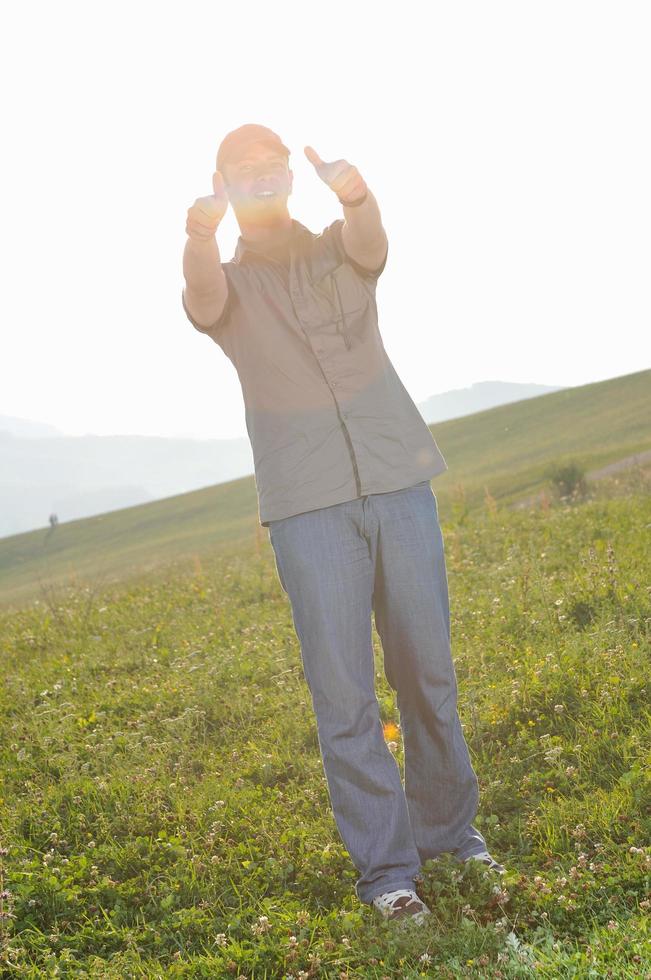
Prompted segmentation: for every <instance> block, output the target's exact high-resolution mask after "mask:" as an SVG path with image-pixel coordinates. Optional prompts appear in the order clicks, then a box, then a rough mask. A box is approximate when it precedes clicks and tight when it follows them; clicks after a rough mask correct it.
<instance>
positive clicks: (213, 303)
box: [183, 171, 228, 328]
mask: <svg viewBox="0 0 651 980" xmlns="http://www.w3.org/2000/svg"><path fill="white" fill-rule="evenodd" d="M212 186H213V190H214V194H210V195H209V196H208V197H199V198H197V200H196V201H195V202H194V204H193V205H192V207H191V208H188V217H187V221H186V225H185V230H186V232H187V235H188V240H187V242H186V243H185V249H184V251H183V275H184V277H185V289H184V291H183V297H184V300H185V305H186V306H187V308H188V312H189V313H190V315H191V316H192V318H193V319H194V320H196V322H197V324H199V325H200V326H205V327H206V328H208V327H211V326H212V324H213V323H215V322H216V321H217V320H218V319H219V317H220V316H221V314H222V312H223V310H224V306H225V305H226V300H227V298H228V284H227V282H226V276H225V275H224V270H223V269H222V265H221V258H220V255H219V247H218V245H217V239H216V238H215V233H216V231H217V228H218V226H219V222H220V221H221V220H222V218H223V217H224V215H225V213H226V209H227V208H228V198H227V197H226V192H225V190H224V182H223V179H222V175H221V174H220V173H219V171H215V173H214V174H213V178H212Z"/></svg>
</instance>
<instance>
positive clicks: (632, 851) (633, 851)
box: [628, 847, 644, 854]
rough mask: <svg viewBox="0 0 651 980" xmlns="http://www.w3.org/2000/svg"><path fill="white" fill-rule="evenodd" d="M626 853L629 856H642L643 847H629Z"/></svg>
mask: <svg viewBox="0 0 651 980" xmlns="http://www.w3.org/2000/svg"><path fill="white" fill-rule="evenodd" d="M628 853H629V854H644V848H643V847H629V849H628Z"/></svg>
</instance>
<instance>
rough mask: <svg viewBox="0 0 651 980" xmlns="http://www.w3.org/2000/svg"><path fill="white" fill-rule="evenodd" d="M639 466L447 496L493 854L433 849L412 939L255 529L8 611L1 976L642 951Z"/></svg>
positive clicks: (644, 773) (648, 518) (644, 651)
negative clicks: (609, 490)
mask: <svg viewBox="0 0 651 980" xmlns="http://www.w3.org/2000/svg"><path fill="white" fill-rule="evenodd" d="M611 486H612V487H613V488H614V487H615V484H614V483H613V484H611ZM648 490H649V487H648V486H647V490H646V492H645V493H639V494H638V495H635V494H632V493H631V494H629V495H628V496H627V495H623V494H625V491H626V488H625V486H624V487H623V486H622V485H621V482H620V483H619V484H618V485H617V489H616V490H614V492H613V495H611V496H610V497H608V496H606V495H605V494H606V485H605V484H604V486H603V487H601V488H600V491H599V495H598V496H597V497H596V499H593V500H591V501H589V502H586V503H583V504H579V505H576V506H572V507H569V506H552V507H551V508H549V509H546V510H542V509H538V510H531V511H528V512H519V511H512V510H507V509H506V508H501V507H498V508H497V509H496V510H493V509H486V508H484V509H478V510H476V511H475V512H473V513H472V514H470V515H469V516H468V517H467V518H465V519H464V520H463V522H462V523H458V522H443V533H444V539H445V542H446V555H447V564H448V577H449V584H450V596H451V610H452V634H453V652H454V656H455V663H456V668H457V675H458V678H459V706H460V713H461V716H462V721H463V723H464V726H465V731H466V737H467V739H468V743H469V747H470V750H471V754H472V758H473V763H474V765H475V768H476V770H477V773H478V776H479V780H480V787H481V805H480V813H479V817H478V819H477V824H478V826H480V827H481V828H482V829H483V830H484V831H485V833H486V836H487V839H488V841H489V844H490V846H491V848H492V849H493V850H494V852H495V854H496V855H497V856H498V857H499V858H500V859H502V860H504V861H505V863H506V864H507V866H508V868H509V874H508V875H507V876H506V878H505V879H502V880H501V882H500V888H498V889H497V890H495V889H494V885H495V881H494V879H491V878H490V877H489V876H488V873H487V872H481V871H480V870H479V869H476V868H469V869H467V870H466V871H465V873H463V874H460V873H459V871H458V869H457V868H455V867H454V866H452V865H451V864H450V863H449V862H447V861H443V862H442V863H440V864H437V865H435V864H428V865H427V866H426V867H425V869H424V881H423V886H422V887H423V894H424V896H425V897H426V898H427V899H428V900H429V902H430V905H431V907H432V908H433V910H434V915H433V917H432V920H431V922H430V923H429V924H428V925H427V927H426V928H424V929H422V930H420V931H417V933H416V934H415V935H411V936H410V935H404V936H403V937H402V938H401V937H400V936H399V934H396V933H395V932H394V931H390V932H389V931H387V930H386V929H385V927H384V926H383V925H382V924H380V923H376V922H375V921H374V919H373V914H372V912H371V910H370V909H369V908H368V907H366V906H360V905H359V903H358V902H357V900H356V898H355V896H354V891H353V886H354V882H355V879H356V877H357V875H356V872H355V869H354V868H353V867H352V865H351V863H350V860H349V858H348V855H347V853H346V851H345V850H344V848H343V846H342V844H341V841H340V839H339V837H338V834H337V830H336V826H335V824H334V820H333V817H332V813H331V811H330V809H329V801H328V796H327V786H326V783H325V780H324V776H323V770H322V766H321V761H320V756H319V751H318V744H317V741H316V732H315V723H314V719H313V714H312V709H311V702H310V695H309V691H308V689H307V686H306V683H305V680H304V677H303V674H302V668H301V663H300V651H299V648H298V645H297V640H296V636H295V633H294V629H293V626H292V620H291V609H290V607H289V604H288V601H287V599H286V596H285V595H284V593H283V592H282V590H281V588H280V586H279V583H278V579H277V576H276V572H275V568H274V565H273V558H272V554H271V553H270V552H269V551H268V550H266V549H265V550H263V551H262V552H261V553H260V555H259V556H257V557H255V556H254V557H253V558H250V559H246V558H245V557H242V556H237V555H235V554H231V555H224V554H221V553H220V552H219V549H218V548H214V549H213V553H212V554H211V555H210V556H208V557H205V558H203V559H202V560H201V562H197V563H196V565H195V566H194V567H193V568H192V569H186V570H185V571H184V572H181V571H180V570H179V569H176V570H175V571H172V570H170V572H169V574H168V575H167V576H166V575H163V574H159V575H158V577H157V578H152V577H151V576H142V577H141V578H139V579H131V580H129V581H128V582H125V583H123V584H119V585H115V586H113V587H111V588H110V589H107V590H104V591H98V593H97V594H95V595H93V594H89V593H87V592H85V591H82V590H70V591H69V592H67V593H66V594H62V595H60V596H59V597H57V598H56V600H55V601H52V602H48V603H46V604H43V605H39V606H32V607H29V608H27V607H26V608H25V609H22V610H20V611H17V612H15V613H12V614H8V613H7V614H4V615H3V614H0V636H1V637H2V641H1V642H2V647H1V649H2V668H3V673H4V677H5V684H4V686H3V688H2V689H1V693H0V710H1V711H2V715H3V718H4V723H3V736H4V737H3V739H2V741H1V742H0V773H2V782H0V847H5V848H8V853H7V854H5V855H4V856H3V857H0V867H3V871H2V875H3V880H2V881H0V888H2V887H4V888H6V889H8V890H9V892H10V893H11V895H10V897H9V898H8V899H5V901H4V908H5V910H8V911H10V918H7V919H4V920H0V931H2V929H3V928H4V941H3V943H2V946H1V947H0V948H1V949H2V950H3V951H4V952H3V954H2V955H4V956H5V959H6V962H8V963H12V964H14V965H13V966H11V967H9V966H8V967H7V972H6V975H11V976H14V975H21V976H29V977H34V978H36V977H42V976H54V975H57V974H56V973H55V972H54V970H55V967H58V969H59V971H60V972H59V974H58V975H62V976H78V977H92V978H116V980H117V978H120V980H123V978H127V977H152V978H154V977H159V976H165V977H190V976H191V977H205V978H221V977H231V976H232V977H246V978H250V980H253V978H259V980H261V978H268V980H272V978H280V977H285V976H289V975H292V976H294V977H298V976H310V977H313V976H314V977H333V978H348V977H349V978H352V977H356V978H378V980H379V978H396V977H400V978H401V980H411V978H415V977H418V976H439V977H447V978H450V980H453V978H457V977H474V978H477V980H479V978H487V977H502V978H511V977H534V976H535V977H545V978H548V980H552V978H553V980H556V978H563V977H568V978H569V977H577V978H579V977H580V978H583V977H591V976H593V977H599V978H601V977H618V978H628V980H633V978H638V977H644V976H648V975H649V971H651V950H650V948H649V933H648V909H649V903H648V892H649V883H650V876H651V848H649V841H650V840H651V820H650V815H649V807H648V804H649V799H650V798H651V780H650V779H649V770H648V762H649V756H648V747H649V744H650V742H651V739H650V735H651V732H650V731H649V727H650V726H649V720H650V719H649V698H648V685H649V649H650V643H649V641H650V633H651V606H650V602H649V582H650V581H651V548H649V540H648V539H649V531H648V529H649V527H650V526H651V496H650V495H649V492H648ZM151 506H153V505H150V507H151ZM374 645H375V657H376V671H377V694H378V700H379V703H380V711H381V717H382V720H383V722H385V723H389V722H393V723H394V724H395V723H398V722H399V721H400V719H399V716H398V713H397V710H396V707H395V698H394V693H393V691H392V690H391V689H390V688H389V686H388V684H387V681H386V678H385V677H384V674H383V670H382V655H381V647H380V645H379V640H378V637H377V635H376V634H374ZM386 732H387V738H389V737H390V738H391V739H392V740H393V741H394V742H395V743H396V746H395V749H394V751H395V756H396V761H397V763H398V764H399V765H400V766H401V767H402V747H401V741H400V736H399V733H398V734H397V735H396V732H395V728H394V729H393V731H392V732H391V734H390V736H389V735H388V732H389V729H388V728H387V729H386ZM2 875H0V877H2ZM645 902H646V905H645V904H644V903H645ZM261 916H266V917H267V919H266V920H265V919H264V918H261ZM3 921H4V927H3V926H2V922H3ZM291 937H295V938H293V939H292V938H291ZM423 957H430V960H429V962H428V961H427V960H426V959H423ZM300 970H303V971H305V972H304V973H303V974H299V971H300ZM3 975H5V974H3Z"/></svg>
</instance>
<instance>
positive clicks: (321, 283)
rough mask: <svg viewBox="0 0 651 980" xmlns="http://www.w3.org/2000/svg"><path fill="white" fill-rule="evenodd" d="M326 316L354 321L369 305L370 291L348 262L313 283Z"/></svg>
mask: <svg viewBox="0 0 651 980" xmlns="http://www.w3.org/2000/svg"><path fill="white" fill-rule="evenodd" d="M313 286H314V290H315V293H316V294H317V296H318V298H319V307H320V309H321V311H322V313H323V314H324V316H326V317H328V318H329V319H334V320H335V321H337V322H339V321H344V322H346V321H349V322H354V321H355V320H356V319H358V318H359V317H361V316H362V315H363V313H364V312H365V310H366V308H367V306H368V299H369V298H368V293H367V292H366V290H365V289H364V287H363V285H362V284H361V282H360V281H359V278H358V277H357V275H356V274H355V271H354V270H353V269H352V268H351V266H349V265H348V264H347V263H345V262H343V263H342V264H341V265H338V266H337V267H336V268H334V269H333V270H332V271H331V272H329V273H328V274H327V275H325V276H323V278H322V279H319V280H318V281H317V282H314V283H313Z"/></svg>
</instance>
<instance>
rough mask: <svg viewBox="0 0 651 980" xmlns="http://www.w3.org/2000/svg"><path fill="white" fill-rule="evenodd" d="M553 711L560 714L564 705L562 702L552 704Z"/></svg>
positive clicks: (563, 709)
mask: <svg viewBox="0 0 651 980" xmlns="http://www.w3.org/2000/svg"><path fill="white" fill-rule="evenodd" d="M554 711H555V712H556V714H557V715H562V714H563V712H564V711H565V705H564V704H555V705H554Z"/></svg>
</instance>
